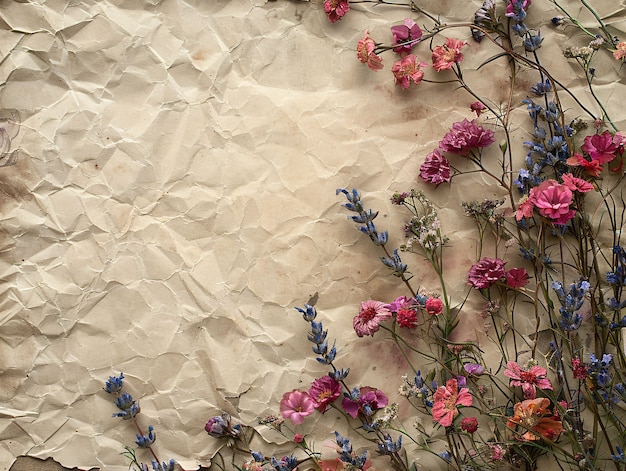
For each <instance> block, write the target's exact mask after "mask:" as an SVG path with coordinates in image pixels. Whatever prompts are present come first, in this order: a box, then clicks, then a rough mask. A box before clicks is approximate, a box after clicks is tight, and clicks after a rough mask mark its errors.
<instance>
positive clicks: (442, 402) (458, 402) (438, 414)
mask: <svg viewBox="0 0 626 471" xmlns="http://www.w3.org/2000/svg"><path fill="white" fill-rule="evenodd" d="M433 399H434V404H433V408H432V415H433V419H434V420H435V421H437V422H439V424H441V425H443V426H444V427H449V426H450V425H452V422H453V421H454V419H455V417H456V416H457V415H459V410H458V408H459V407H461V406H466V407H469V406H471V405H472V396H471V394H470V392H469V389H467V388H461V390H459V383H458V382H457V380H456V379H454V378H452V379H449V380H448V381H447V382H446V385H445V386H440V387H439V388H437V390H436V391H435V394H434V396H433Z"/></svg>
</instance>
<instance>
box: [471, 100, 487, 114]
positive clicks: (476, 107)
mask: <svg viewBox="0 0 626 471" xmlns="http://www.w3.org/2000/svg"><path fill="white" fill-rule="evenodd" d="M486 109H487V107H486V106H485V105H483V104H482V103H481V102H480V101H475V102H473V103H470V110H472V111H473V112H474V113H476V117H479V116H480V114H481V113H482V112H483V111H485V110H486Z"/></svg>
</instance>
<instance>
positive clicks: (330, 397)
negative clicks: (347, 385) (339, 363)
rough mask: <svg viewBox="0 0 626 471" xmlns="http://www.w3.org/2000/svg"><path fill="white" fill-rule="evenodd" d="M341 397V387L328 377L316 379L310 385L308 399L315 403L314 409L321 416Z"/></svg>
mask: <svg viewBox="0 0 626 471" xmlns="http://www.w3.org/2000/svg"><path fill="white" fill-rule="evenodd" d="M340 395H341V385H340V384H339V382H338V381H337V380H335V379H334V378H331V377H330V376H322V377H321V378H317V379H316V380H315V381H313V383H312V384H311V388H310V389H309V397H310V398H311V399H313V402H315V408H316V409H317V410H318V411H320V412H321V413H322V414H323V413H324V412H326V410H327V409H328V407H329V406H330V405H331V404H332V403H333V402H335V400H336V399H337V398H338V397H339V396H340Z"/></svg>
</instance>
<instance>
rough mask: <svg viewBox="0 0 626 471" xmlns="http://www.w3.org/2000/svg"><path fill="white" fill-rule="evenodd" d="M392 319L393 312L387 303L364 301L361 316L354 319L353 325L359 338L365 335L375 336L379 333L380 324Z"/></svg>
mask: <svg viewBox="0 0 626 471" xmlns="http://www.w3.org/2000/svg"><path fill="white" fill-rule="evenodd" d="M389 318H391V311H389V309H387V307H386V304H385V303H381V302H380V301H373V300H369V301H364V302H362V303H361V309H360V311H359V314H358V315H357V316H355V317H354V320H353V321H352V325H353V326H354V331H355V332H356V334H357V335H358V336H359V337H363V336H364V335H371V336H372V337H373V336H374V333H375V332H378V328H379V327H378V324H380V323H381V322H382V321H385V320H387V319H389Z"/></svg>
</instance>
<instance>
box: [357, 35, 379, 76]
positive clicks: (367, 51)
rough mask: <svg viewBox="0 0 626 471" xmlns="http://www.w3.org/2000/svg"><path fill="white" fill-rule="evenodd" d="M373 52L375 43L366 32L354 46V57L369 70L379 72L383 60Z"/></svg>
mask: <svg viewBox="0 0 626 471" xmlns="http://www.w3.org/2000/svg"><path fill="white" fill-rule="evenodd" d="M375 50H376V43H375V42H374V40H373V39H372V38H370V33H369V31H367V30H366V31H365V33H364V34H363V37H362V38H361V39H359V42H358V43H357V45H356V56H357V57H358V58H359V60H360V61H361V62H362V63H363V64H367V66H368V67H369V68H370V69H372V70H380V69H382V68H383V60H382V59H381V57H380V56H379V55H377V54H376V53H375V52H374V51H375Z"/></svg>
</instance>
